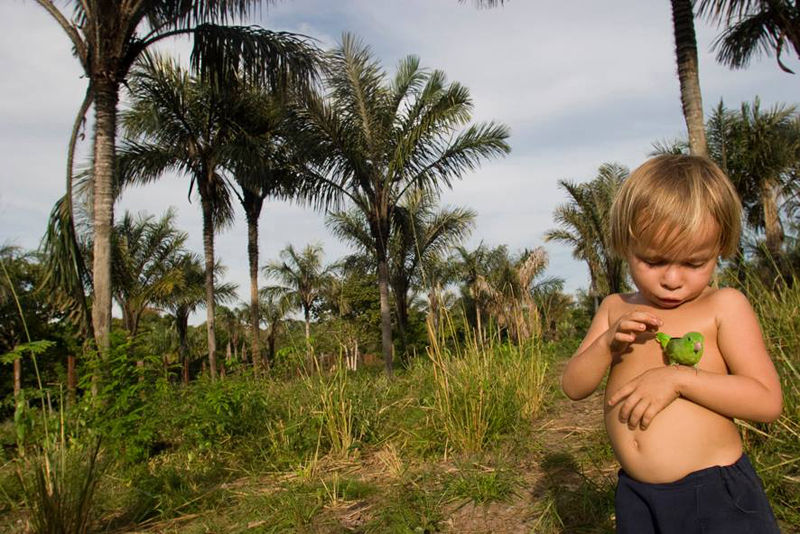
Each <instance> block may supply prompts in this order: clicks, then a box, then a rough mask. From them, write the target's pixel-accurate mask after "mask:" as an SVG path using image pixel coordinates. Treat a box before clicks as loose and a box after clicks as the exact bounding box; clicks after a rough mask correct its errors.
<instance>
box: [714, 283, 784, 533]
mask: <svg viewBox="0 0 800 534" xmlns="http://www.w3.org/2000/svg"><path fill="white" fill-rule="evenodd" d="M745 273H746V276H745V278H744V281H743V282H741V283H739V282H738V281H737V279H736V278H735V277H731V278H729V279H727V281H728V282H729V283H731V284H734V285H735V286H738V287H740V288H741V289H742V291H743V292H744V293H745V294H746V295H747V296H748V298H749V300H750V302H751V303H752V305H753V307H754V308H755V311H756V314H757V315H758V317H759V322H760V324H761V327H762V329H763V334H764V339H765V342H766V344H767V348H768V350H769V352H770V355H771V356H772V360H773V362H774V363H775V367H776V369H777V371H778V375H779V376H780V378H781V386H782V388H783V399H784V406H783V413H782V414H781V416H780V418H779V419H778V421H777V422H775V423H773V424H771V425H759V424H755V425H750V424H749V423H743V424H742V425H743V428H742V431H743V436H744V439H745V445H746V448H747V449H748V451H749V454H750V455H751V457H752V458H753V459H754V462H755V464H756V470H757V471H758V472H759V474H760V475H761V476H762V478H763V480H764V483H765V486H766V489H767V493H768V495H769V497H770V502H771V503H772V504H773V507H774V508H775V510H776V514H777V515H778V516H779V517H780V518H781V519H783V520H784V521H786V522H787V523H788V524H797V522H798V520H800V516H799V515H798V514H797V510H800V493H799V492H798V491H797V480H798V477H800V447H799V446H798V443H800V425H799V424H798V421H800V357H798V355H799V354H800V285H798V283H797V279H796V278H795V279H791V280H786V279H782V278H781V279H778V280H777V282H776V283H774V282H773V283H765V282H764V281H763V280H762V279H761V278H760V277H759V276H758V273H757V272H756V271H754V270H752V269H751V268H746V270H745Z"/></svg>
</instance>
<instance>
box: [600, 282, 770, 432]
mask: <svg viewBox="0 0 800 534" xmlns="http://www.w3.org/2000/svg"><path fill="white" fill-rule="evenodd" d="M718 298H719V299H720V302H719V305H718V306H717V309H719V310H721V312H720V315H719V324H718V334H717V345H718V347H719V350H720V353H721V354H722V356H723V358H724V359H725V364H726V365H727V367H728V371H729V374H723V373H713V372H709V371H703V370H699V369H692V368H691V367H684V366H669V367H661V368H657V369H651V370H649V371H647V372H645V373H643V374H641V375H639V376H638V377H636V378H635V379H634V380H632V381H631V382H629V383H628V384H626V385H625V386H623V387H622V388H620V389H619V390H618V391H617V392H616V393H615V394H614V395H613V396H612V397H611V399H609V403H610V404H612V405H613V404H616V403H618V402H620V401H623V400H624V402H623V405H622V407H620V411H619V417H620V420H622V421H627V422H628V425H629V426H631V427H635V426H638V425H641V426H642V428H646V427H647V425H649V423H650V421H652V419H653V417H655V415H656V414H657V413H658V412H659V411H661V410H662V409H663V408H664V407H665V406H666V405H668V404H669V403H670V402H672V400H674V398H675V397H676V396H678V395H680V396H682V397H685V398H687V399H689V400H691V401H693V402H696V403H697V404H700V405H701V406H705V407H706V408H708V409H710V410H713V411H715V412H717V413H719V414H722V415H725V416H727V417H736V418H738V419H748V420H750V421H759V422H772V421H774V420H775V419H777V418H778V416H779V415H780V413H781V410H782V407H783V398H782V395H781V386H780V380H779V378H778V373H777V372H776V371H775V366H774V365H773V364H772V360H770V357H769V354H768V353H767V349H766V347H765V346H764V340H763V338H762V336H761V328H760V327H759V325H758V320H757V318H756V315H755V313H754V312H753V309H752V308H751V307H750V303H749V302H748V301H747V298H746V297H745V296H744V295H742V294H741V293H740V292H739V291H736V290H734V289H723V290H720V291H719V293H718Z"/></svg>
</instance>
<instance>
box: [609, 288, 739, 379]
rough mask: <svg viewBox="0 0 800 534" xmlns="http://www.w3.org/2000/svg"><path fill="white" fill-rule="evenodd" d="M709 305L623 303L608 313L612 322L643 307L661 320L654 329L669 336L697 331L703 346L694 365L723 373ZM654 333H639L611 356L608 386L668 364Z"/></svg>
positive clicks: (713, 314) (706, 302)
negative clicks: (623, 349) (673, 306)
mask: <svg viewBox="0 0 800 534" xmlns="http://www.w3.org/2000/svg"><path fill="white" fill-rule="evenodd" d="M711 304H712V302H710V301H708V300H706V301H704V302H699V303H689V304H687V305H685V306H681V307H679V308H676V309H672V310H662V309H659V308H654V307H648V306H642V305H635V304H634V305H625V306H621V307H620V309H619V310H615V312H616V318H615V317H614V316H613V315H612V316H611V317H610V319H611V321H612V322H614V321H616V319H617V318H619V316H621V315H623V314H625V313H628V312H630V311H633V310H634V309H639V310H641V309H645V310H647V311H648V312H650V313H653V314H654V315H656V316H657V317H659V318H660V319H661V320H662V321H663V325H661V327H660V328H659V329H658V331H660V332H663V333H665V334H667V335H669V336H671V337H680V336H683V335H684V334H686V333H688V332H700V333H701V334H702V335H703V338H704V343H703V344H704V347H703V356H702V358H701V359H700V362H699V363H698V364H697V367H698V368H699V369H704V370H708V371H713V372H718V373H724V372H726V371H727V368H726V365H725V361H724V359H723V358H722V355H721V354H720V351H719V347H718V345H717V330H718V325H717V319H716V314H715V313H714V310H713V306H712V305H711ZM655 334H656V332H655V331H648V332H644V333H642V334H639V335H638V336H637V339H636V342H634V343H632V344H631V345H630V346H629V347H628V350H627V351H626V352H624V353H622V354H619V355H616V356H615V358H614V360H613V363H612V366H611V372H610V375H609V383H608V388H609V389H616V388H614V385H615V384H618V385H619V386H621V385H623V384H624V383H626V382H627V381H628V380H630V379H632V378H634V377H636V376H638V375H639V374H641V373H643V372H644V371H646V370H648V369H652V368H654V367H658V366H662V365H667V364H668V361H667V359H666V357H665V356H664V352H663V349H662V347H661V345H660V344H659V342H658V341H657V340H656V339H655Z"/></svg>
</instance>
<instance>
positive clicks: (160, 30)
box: [36, 0, 315, 354]
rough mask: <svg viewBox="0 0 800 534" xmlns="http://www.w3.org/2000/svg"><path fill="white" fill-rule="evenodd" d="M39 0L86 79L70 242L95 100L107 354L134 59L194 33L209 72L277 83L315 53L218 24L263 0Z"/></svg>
mask: <svg viewBox="0 0 800 534" xmlns="http://www.w3.org/2000/svg"><path fill="white" fill-rule="evenodd" d="M36 1H37V3H38V4H39V5H40V6H41V7H42V8H43V9H45V10H46V11H47V13H49V14H50V15H51V16H52V18H53V19H54V20H55V21H56V23H57V24H58V25H59V26H60V27H61V28H62V29H63V30H64V32H65V33H66V35H67V37H68V38H69V40H70V44H71V46H72V50H73V54H74V55H75V56H76V57H77V58H78V61H79V62H80V64H81V67H82V68H83V71H84V73H85V75H86V78H87V79H88V86H87V91H86V95H85V97H84V101H83V103H82V104H81V106H80V110H79V113H78V116H77V117H76V121H75V125H74V127H73V131H72V138H71V143H70V150H69V155H68V165H67V166H68V169H67V183H68V187H67V193H68V194H67V197H66V198H65V202H64V207H65V210H64V211H65V215H66V217H64V218H63V219H62V221H63V222H65V223H66V224H67V228H65V229H64V230H63V231H62V234H63V235H64V236H65V237H66V244H68V245H74V243H75V240H74V239H73V238H72V237H71V235H72V231H71V229H70V228H71V216H70V215H69V212H70V211H71V203H72V199H71V195H70V193H71V182H72V169H71V165H72V163H71V162H72V154H73V150H74V144H75V141H76V139H77V137H78V135H77V132H78V129H79V128H80V124H81V123H82V121H83V117H84V115H85V114H86V112H87V111H88V109H89V107H90V106H91V105H92V104H93V105H94V119H95V120H94V136H93V150H92V154H93V165H92V169H93V172H92V186H93V192H94V195H93V199H94V200H93V204H94V205H93V210H92V214H93V225H92V227H93V233H94V235H93V242H94V259H93V268H92V273H93V279H94V303H93V307H92V322H93V325H94V334H95V337H96V340H97V343H98V346H99V348H100V351H101V353H102V354H106V353H107V351H108V348H109V346H110V345H109V343H110V340H109V333H110V328H111V298H112V295H111V230H112V227H113V201H114V195H113V187H112V183H113V182H112V176H113V171H114V163H115V162H114V160H115V151H116V123H117V104H118V102H119V93H120V87H121V86H122V84H124V83H125V81H126V79H127V77H128V73H129V70H130V68H131V67H132V65H133V64H134V62H135V61H136V60H137V59H138V58H139V56H140V55H141V54H142V52H143V51H145V50H146V49H147V48H148V47H149V46H150V45H152V44H154V43H156V42H159V41H161V40H163V39H166V38H169V37H172V36H176V35H193V36H194V41H193V43H194V45H193V50H192V64H193V66H194V67H195V68H196V69H197V70H198V72H200V73H202V74H203V76H205V77H208V78H209V79H213V80H215V81H217V82H221V80H224V79H226V78H227V77H228V76H229V75H230V73H232V72H239V71H244V72H246V73H247V75H248V76H250V77H252V78H254V79H255V78H257V79H261V80H264V81H268V82H270V83H272V84H274V85H279V84H282V83H284V82H285V80H286V79H287V78H289V77H292V76H295V77H297V78H298V79H299V80H302V79H304V78H305V77H306V75H307V74H308V73H309V72H310V71H312V70H313V68H314V63H315V57H314V56H315V55H314V54H313V53H309V48H308V46H307V44H306V43H305V41H304V40H302V39H300V38H299V37H297V36H295V35H292V34H286V33H273V32H269V31H267V30H264V29H261V28H257V27H253V26H249V27H228V26H222V25H220V24H225V23H227V22H228V21H229V20H231V19H234V18H239V17H244V16H245V15H247V14H248V13H249V12H250V11H251V10H252V9H253V8H254V7H255V6H258V5H260V4H262V3H263V2H261V1H260V0H179V1H176V0H151V1H147V2H109V1H105V0H103V1H95V0H92V1H86V0H70V1H69V2H67V5H65V6H64V7H63V8H60V7H59V6H58V5H57V4H58V2H56V1H55V0H36ZM70 13H71V15H70ZM220 85H222V83H220Z"/></svg>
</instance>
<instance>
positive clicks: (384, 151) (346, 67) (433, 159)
mask: <svg viewBox="0 0 800 534" xmlns="http://www.w3.org/2000/svg"><path fill="white" fill-rule="evenodd" d="M329 62H330V68H329V74H328V76H327V84H328V87H329V93H328V95H327V97H326V98H322V97H318V96H313V95H311V96H308V97H307V98H306V99H305V102H304V105H303V106H302V107H301V109H300V110H299V111H298V114H299V115H300V118H301V119H302V121H301V124H302V125H303V126H302V134H303V135H304V137H305V139H307V141H306V146H310V147H314V148H315V149H317V156H318V159H317V160H316V162H315V165H313V167H311V168H309V169H308V173H309V175H310V176H311V177H313V181H310V182H309V183H310V184H311V185H309V187H308V189H307V190H306V191H305V198H308V199H309V200H310V201H312V202H313V203H315V204H316V205H317V206H325V207H333V208H334V210H338V209H339V207H340V206H341V204H342V202H344V201H345V200H346V201H349V202H351V203H352V204H353V205H354V206H355V207H356V208H357V209H358V210H360V211H361V212H362V213H363V214H364V216H365V217H366V219H367V221H368V223H369V231H370V237H371V242H372V248H373V250H374V257H375V259H376V264H377V273H378V286H379V292H380V299H381V345H382V353H383V358H384V364H385V367H386V371H387V374H391V373H392V322H391V311H390V307H389V265H388V261H389V242H390V237H391V221H392V219H393V214H394V211H395V210H396V208H397V205H398V203H399V202H400V201H401V200H402V199H403V197H404V196H405V194H406V193H407V192H409V191H412V190H414V189H422V190H429V191H439V190H440V189H442V188H443V187H451V185H452V182H453V180H454V179H457V178H460V177H461V175H462V174H463V173H464V172H466V171H468V170H471V169H474V168H475V167H477V166H478V165H479V164H480V162H481V161H482V160H484V159H486V158H489V157H493V156H499V155H502V154H506V153H508V152H509V150H510V149H509V146H508V144H507V143H506V138H507V137H508V129H507V128H506V127H505V126H502V125H498V124H494V123H485V124H473V125H469V126H467V125H468V124H469V121H470V113H471V109H472V102H471V100H470V97H469V91H468V90H467V89H466V88H465V87H463V86H462V85H460V84H458V83H455V82H453V83H447V81H446V78H445V75H444V73H443V72H441V71H438V70H437V71H426V70H424V69H422V68H421V67H420V64H419V59H418V58H416V57H414V56H410V57H407V58H405V59H404V60H402V61H401V62H400V65H399V66H398V69H397V73H396V74H395V77H394V79H393V80H392V81H388V80H387V77H386V74H385V73H384V72H383V70H382V69H381V66H380V65H379V64H378V62H377V61H376V60H375V59H374V58H373V57H372V53H371V51H370V49H369V48H368V47H367V46H365V45H363V44H362V43H360V42H359V41H358V40H357V39H355V38H354V37H353V36H351V35H345V36H344V37H343V39H342V44H341V46H340V47H339V48H338V49H336V50H335V51H334V52H333V53H332V54H331V56H330V58H329ZM464 126H467V127H466V128H465V129H463V130H462V129H461V128H462V127H464Z"/></svg>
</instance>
